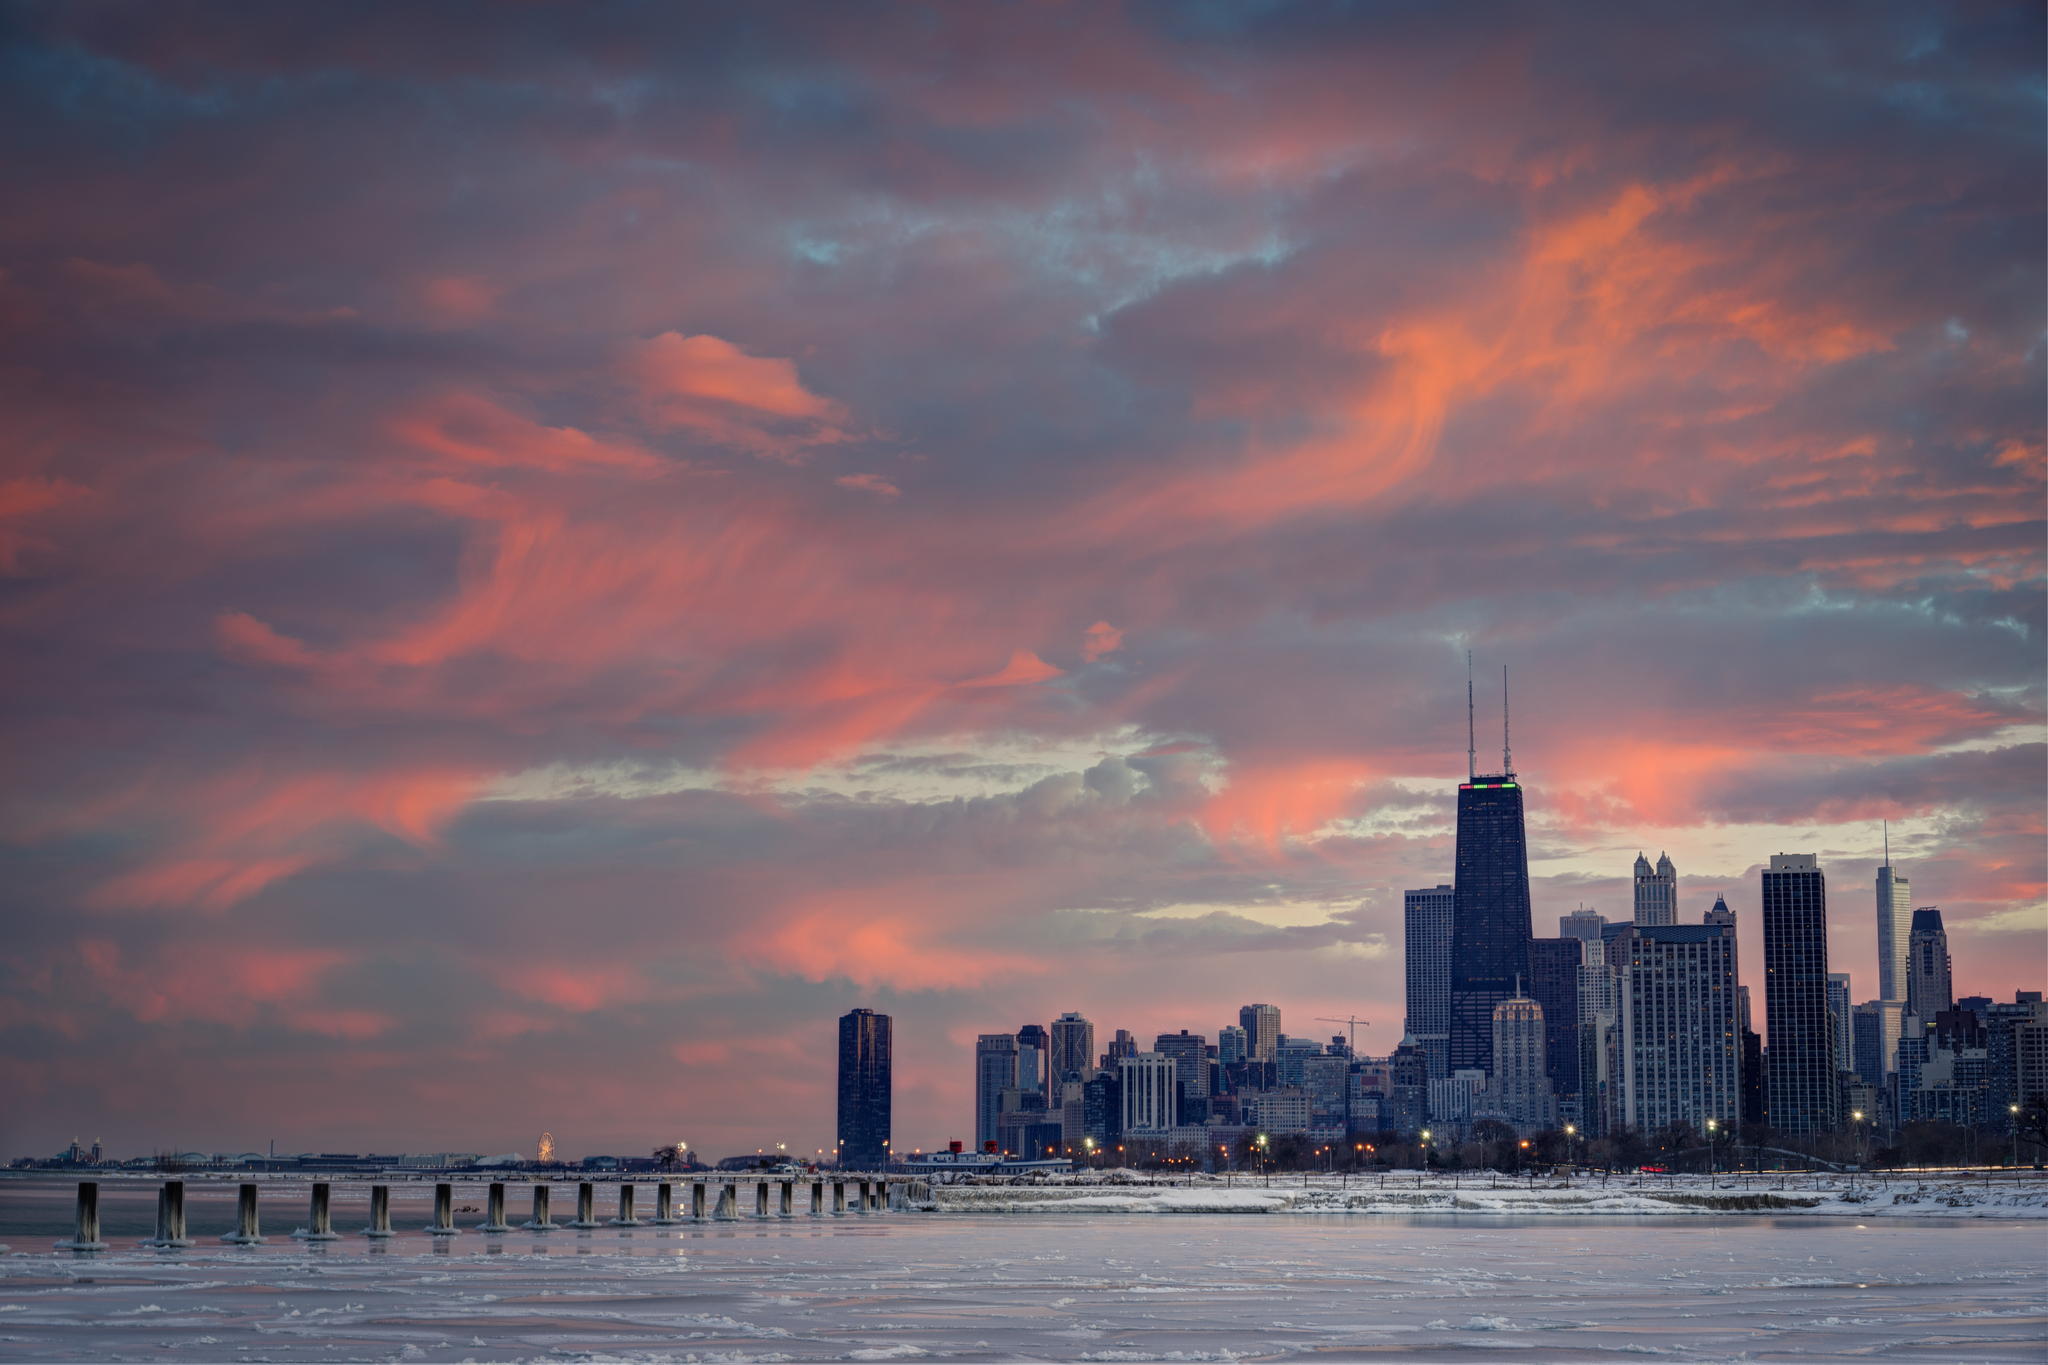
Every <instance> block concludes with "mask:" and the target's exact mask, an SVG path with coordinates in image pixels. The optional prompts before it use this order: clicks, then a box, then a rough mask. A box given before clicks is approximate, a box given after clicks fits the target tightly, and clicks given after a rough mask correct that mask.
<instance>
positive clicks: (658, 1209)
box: [654, 1180, 681, 1227]
mask: <svg viewBox="0 0 2048 1365" xmlns="http://www.w3.org/2000/svg"><path fill="white" fill-rule="evenodd" d="M680 1221H681V1220H680V1219H678V1218H677V1217H676V1187H675V1186H674V1185H671V1184H669V1183H668V1182H667V1181H665V1180H664V1181H663V1182H662V1183H660V1184H659V1185H656V1186H655V1187H654V1225H655V1226H656V1227H667V1226H668V1225H670V1224H671V1223H676V1222H680Z"/></svg>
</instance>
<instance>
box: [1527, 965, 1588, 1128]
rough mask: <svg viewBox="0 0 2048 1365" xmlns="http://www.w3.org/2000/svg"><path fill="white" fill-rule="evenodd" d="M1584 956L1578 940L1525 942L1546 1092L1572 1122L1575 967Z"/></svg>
mask: <svg viewBox="0 0 2048 1365" xmlns="http://www.w3.org/2000/svg"><path fill="white" fill-rule="evenodd" d="M1592 951H1593V952H1594V953H1598V952H1599V949H1598V948H1594V949H1592ZM1586 954H1587V946H1586V940H1584V939H1582V938H1534V939H1530V940H1529V982H1528V990H1529V998H1530V999H1532V1000H1534V1001H1535V1002H1536V1003H1537V1004H1539V1005H1541V1006H1543V1055H1544V1056H1545V1057H1546V1058H1548V1059H1549V1066H1550V1089H1551V1093H1552V1094H1554V1095H1555V1096H1556V1097H1557V1102H1558V1104H1559V1105H1560V1106H1561V1107H1562V1108H1563V1110H1564V1113H1565V1115H1566V1117H1568V1118H1573V1119H1576V1118H1577V1116H1578V1101H1579V968H1580V966H1581V965H1583V964H1584V962H1585V960H1586Z"/></svg>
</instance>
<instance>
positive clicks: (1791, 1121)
mask: <svg viewBox="0 0 2048 1365" xmlns="http://www.w3.org/2000/svg"><path fill="white" fill-rule="evenodd" d="M1762 905H1763V921H1764V1022H1765V1027H1766V1028H1767V1030H1768V1031H1769V1034H1770V1048H1769V1050H1768V1052H1767V1053H1766V1056H1765V1061H1764V1122H1765V1123H1767V1124H1769V1125H1770V1126H1771V1127H1773V1128H1776V1129H1777V1130H1779V1131H1780V1132H1783V1133H1792V1134H1805V1133H1829V1132H1833V1131H1834V1130H1835V1128H1836V1127H1838V1126H1839V1125H1838V1123H1837V1121H1836V1120H1837V1114H1836V1109H1837V1095H1838V1093H1839V1084H1838V1078H1837V1076H1836V1074H1835V1073H1836V1071H1837V1069H1838V1068H1837V1066H1836V1062H1835V1028H1834V1021H1833V1020H1832V1019H1831V1018H1830V1017H1829V1015H1828V893H1827V878H1826V875H1825V874H1824V873H1823V872H1822V871H1821V868H1820V860H1819V859H1817V858H1816V857H1814V855H1813V854H1811V853H1774V854H1772V855H1771V861H1770V865H1769V866H1768V867H1766V868H1765V869H1764V872H1763V898H1762Z"/></svg>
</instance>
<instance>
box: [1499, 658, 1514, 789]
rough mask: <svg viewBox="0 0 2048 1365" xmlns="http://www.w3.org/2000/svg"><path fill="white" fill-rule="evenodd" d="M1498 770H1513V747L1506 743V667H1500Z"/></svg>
mask: <svg viewBox="0 0 2048 1365" xmlns="http://www.w3.org/2000/svg"><path fill="white" fill-rule="evenodd" d="M1500 770H1501V771H1502V772H1504V773H1511V772H1513V771H1514V770H1515V750H1514V746H1513V745H1512V744H1510V743H1508V666H1507V665H1506V664H1502V665H1501V666H1500Z"/></svg>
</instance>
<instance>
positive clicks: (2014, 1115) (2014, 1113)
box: [2005, 1104, 2020, 1172]
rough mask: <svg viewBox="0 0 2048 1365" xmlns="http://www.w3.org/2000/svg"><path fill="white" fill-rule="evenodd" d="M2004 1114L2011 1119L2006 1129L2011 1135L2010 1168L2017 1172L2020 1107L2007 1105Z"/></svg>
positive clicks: (2018, 1163)
mask: <svg viewBox="0 0 2048 1365" xmlns="http://www.w3.org/2000/svg"><path fill="white" fill-rule="evenodd" d="M2005 1112H2006V1113H2007V1114H2008V1115H2009V1116H2010V1118H2011V1121H2010V1122H2009V1123H2007V1124H2006V1128H2007V1130H2008V1131H2010V1132H2011V1134H2012V1168H2013V1170H2014V1171H2015V1172H2017V1171H2018V1170H2019V1168H2020V1107H2019V1106H2018V1105H2016V1104H2011V1105H2007V1106H2006V1110H2005Z"/></svg>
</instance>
